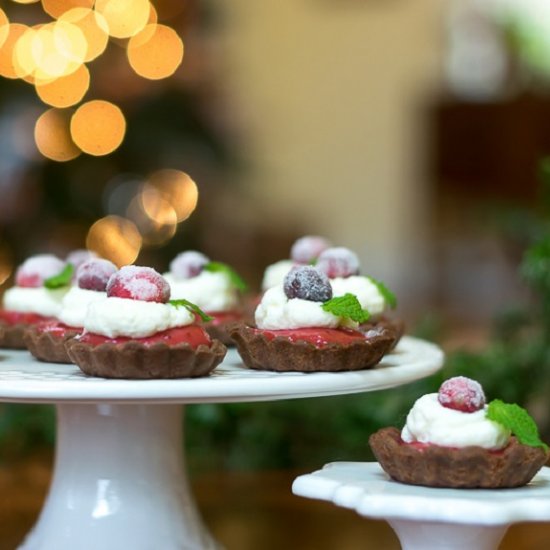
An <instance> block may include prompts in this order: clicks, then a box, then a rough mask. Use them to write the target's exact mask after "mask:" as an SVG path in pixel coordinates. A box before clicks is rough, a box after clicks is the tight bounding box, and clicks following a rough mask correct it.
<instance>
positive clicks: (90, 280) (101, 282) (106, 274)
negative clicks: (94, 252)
mask: <svg viewBox="0 0 550 550" xmlns="http://www.w3.org/2000/svg"><path fill="white" fill-rule="evenodd" d="M116 270H117V267H116V265H115V264H114V263H112V262H110V261H109V260H103V259H101V258H94V259H91V260H87V261H85V262H84V263H81V264H80V266H79V267H78V269H77V270H76V284H77V285H78V287H79V288H83V289H85V290H96V291H97V292H105V289H106V288H107V282H108V281H109V279H110V277H111V275H113V274H114V273H115V272H116Z"/></svg>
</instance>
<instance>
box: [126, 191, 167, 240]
mask: <svg viewBox="0 0 550 550" xmlns="http://www.w3.org/2000/svg"><path fill="white" fill-rule="evenodd" d="M127 217H128V218H129V219H131V220H132V221H133V222H134V223H135V224H136V226H137V228H138V231H139V232H140V234H141V236H142V239H143V243H144V244H146V245H156V246H158V245H161V244H164V243H165V242H166V241H168V240H169V239H171V238H172V237H173V236H174V235H175V233H176V229H177V223H178V219H177V215H176V212H175V210H174V208H173V207H172V205H171V204H170V203H169V202H168V201H167V200H166V199H165V198H164V196H163V194H162V193H160V192H159V191H158V190H157V189H155V188H154V187H152V186H151V185H143V186H142V187H141V189H140V192H139V193H138V194H137V195H136V196H135V197H134V198H133V199H132V201H131V202H130V204H129V206H128V209H127Z"/></svg>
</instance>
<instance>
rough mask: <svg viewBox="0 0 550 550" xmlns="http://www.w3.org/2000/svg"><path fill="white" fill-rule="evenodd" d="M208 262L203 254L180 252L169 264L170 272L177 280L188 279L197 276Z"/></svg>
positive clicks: (191, 251) (190, 251) (189, 251)
mask: <svg viewBox="0 0 550 550" xmlns="http://www.w3.org/2000/svg"><path fill="white" fill-rule="evenodd" d="M209 262H210V259H209V258H208V257H207V256H205V255H204V254H201V253H200V252H196V251H195V250H188V251H186V252H181V253H180V254H178V255H177V256H176V257H175V258H174V259H173V260H172V261H171V262H170V271H171V272H172V273H173V274H174V276H175V277H178V279H190V278H191V277H196V276H197V275H199V274H200V273H201V271H202V270H203V268H204V266H205V265H206V264H207V263H209Z"/></svg>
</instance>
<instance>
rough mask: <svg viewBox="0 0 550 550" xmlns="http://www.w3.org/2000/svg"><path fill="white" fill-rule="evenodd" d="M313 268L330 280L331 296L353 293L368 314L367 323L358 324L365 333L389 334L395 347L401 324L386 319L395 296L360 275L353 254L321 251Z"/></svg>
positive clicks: (343, 250) (342, 249) (346, 250)
mask: <svg viewBox="0 0 550 550" xmlns="http://www.w3.org/2000/svg"><path fill="white" fill-rule="evenodd" d="M315 267H317V269H319V271H322V272H323V273H325V275H326V276H327V277H328V278H329V279H330V284H331V285H332V292H333V295H334V296H344V295H345V294H347V293H351V294H354V295H355V296H356V297H357V299H358V300H359V303H360V304H361V307H362V308H363V309H365V310H367V311H368V312H369V318H368V320H367V321H365V322H364V323H362V324H361V327H360V328H361V330H362V331H363V332H365V333H367V332H368V333H372V334H375V333H376V331H379V330H382V329H383V330H386V331H388V330H389V331H392V332H393V333H394V335H395V339H394V343H393V346H392V347H395V346H396V345H397V343H398V342H399V340H400V338H401V336H403V333H404V329H405V327H404V323H403V322H402V321H400V320H396V319H392V318H390V316H389V314H388V312H389V310H390V309H394V308H395V307H396V305H397V300H396V298H395V295H394V294H393V292H391V290H389V289H388V287H387V286H386V285H385V284H384V283H382V282H381V281H378V280H376V279H375V278H374V277H370V276H368V275H362V274H361V264H360V261H359V257H358V256H357V254H355V252H353V251H352V250H350V249H349V248H345V247H333V248H327V249H325V250H323V251H322V252H321V253H320V254H319V257H318V258H317V262H316V264H315Z"/></svg>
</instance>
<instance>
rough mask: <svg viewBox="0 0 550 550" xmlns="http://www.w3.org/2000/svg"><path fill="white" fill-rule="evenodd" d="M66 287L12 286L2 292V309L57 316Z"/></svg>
mask: <svg viewBox="0 0 550 550" xmlns="http://www.w3.org/2000/svg"><path fill="white" fill-rule="evenodd" d="M67 291H68V287H62V288H56V289H48V288H46V287H43V286H40V287H35V288H29V287H21V286H14V287H12V288H9V289H8V290H6V292H5V294H4V299H3V304H4V309H6V310H9V311H17V312H19V313H36V314H37V315H43V316H44V317H57V315H58V314H59V312H60V311H61V300H62V299H63V296H65V294H66V293H67Z"/></svg>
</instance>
